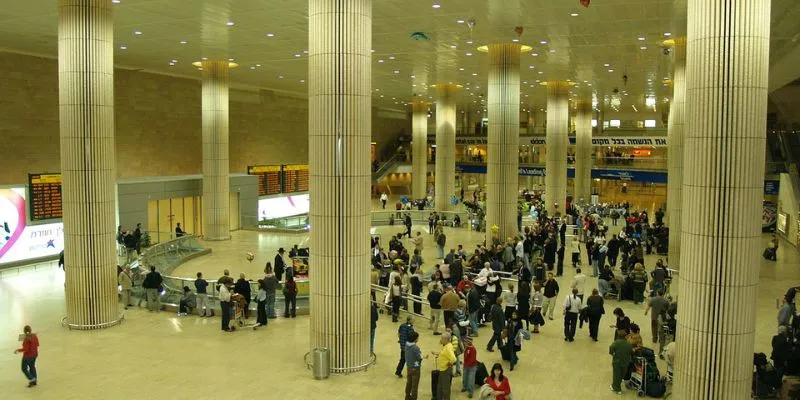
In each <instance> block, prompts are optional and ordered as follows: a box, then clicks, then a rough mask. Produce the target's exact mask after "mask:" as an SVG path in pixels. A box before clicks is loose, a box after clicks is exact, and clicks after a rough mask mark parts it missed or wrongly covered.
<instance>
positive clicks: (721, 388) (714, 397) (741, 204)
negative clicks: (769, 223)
mask: <svg viewBox="0 0 800 400" xmlns="http://www.w3.org/2000/svg"><path fill="white" fill-rule="evenodd" d="M769 36H770V1H769V0H751V1H730V0H690V1H689V8H688V35H687V37H688V39H687V44H686V45H687V52H686V55H687V58H686V67H687V69H686V107H685V110H686V131H685V140H684V157H683V160H684V164H685V165H684V175H683V196H682V201H683V211H682V212H683V213H682V232H681V243H682V247H683V248H682V251H681V263H680V265H681V271H680V275H679V279H680V292H681V293H680V302H681V304H684V305H685V307H681V312H680V317H679V318H678V332H679V333H678V341H677V356H676V362H677V364H676V366H675V373H676V377H675V395H674V396H673V397H675V398H677V399H686V400H699V399H703V400H723V399H725V400H736V399H749V398H750V389H751V381H752V373H753V367H752V363H753V349H754V339H755V336H754V333H755V327H756V323H755V322H756V303H757V298H756V296H757V294H758V275H759V268H758V265H759V263H760V261H759V259H760V256H761V246H760V242H761V213H760V211H759V210H761V201H762V198H763V190H764V188H763V185H764V152H765V145H766V132H765V128H764V127H765V126H766V115H767V83H768V75H769V74H768V73H769ZM720 210H739V212H735V213H734V214H731V215H729V216H728V218H726V217H725V215H721V214H720Z"/></svg>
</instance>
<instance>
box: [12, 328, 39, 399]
mask: <svg viewBox="0 0 800 400" xmlns="http://www.w3.org/2000/svg"><path fill="white" fill-rule="evenodd" d="M23 332H25V334H24V337H23V340H22V348H19V349H16V350H14V354H17V353H22V373H23V374H25V377H26V378H28V387H33V386H36V357H37V356H38V355H39V338H38V337H37V336H36V334H35V333H33V330H32V329H31V326H30V325H25V328H24V329H23Z"/></svg>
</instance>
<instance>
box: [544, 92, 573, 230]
mask: <svg viewBox="0 0 800 400" xmlns="http://www.w3.org/2000/svg"><path fill="white" fill-rule="evenodd" d="M569 88H570V83H569V82H563V81H552V82H547V163H546V165H545V169H546V170H547V175H546V176H545V189H544V199H545V206H546V208H547V214H548V215H550V216H555V215H556V213H559V214H562V215H563V213H564V208H565V207H566V204H567V145H569V137H568V136H567V135H568V134H569V131H568V126H569ZM556 205H558V207H557V208H556Z"/></svg>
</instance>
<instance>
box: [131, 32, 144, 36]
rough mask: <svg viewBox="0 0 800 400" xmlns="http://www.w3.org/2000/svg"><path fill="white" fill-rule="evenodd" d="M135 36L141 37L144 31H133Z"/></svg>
mask: <svg viewBox="0 0 800 400" xmlns="http://www.w3.org/2000/svg"><path fill="white" fill-rule="evenodd" d="M133 34H134V35H136V36H139V35H141V34H142V31H133Z"/></svg>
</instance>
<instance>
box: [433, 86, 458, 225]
mask: <svg viewBox="0 0 800 400" xmlns="http://www.w3.org/2000/svg"><path fill="white" fill-rule="evenodd" d="M457 91H458V86H457V85H454V84H449V83H443V84H439V85H436V95H437V99H436V175H435V179H436V180H435V182H436V192H435V201H434V203H435V204H434V205H435V206H436V211H449V210H450V209H451V208H452V206H451V203H450V196H452V195H453V194H455V190H456V95H457Z"/></svg>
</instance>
